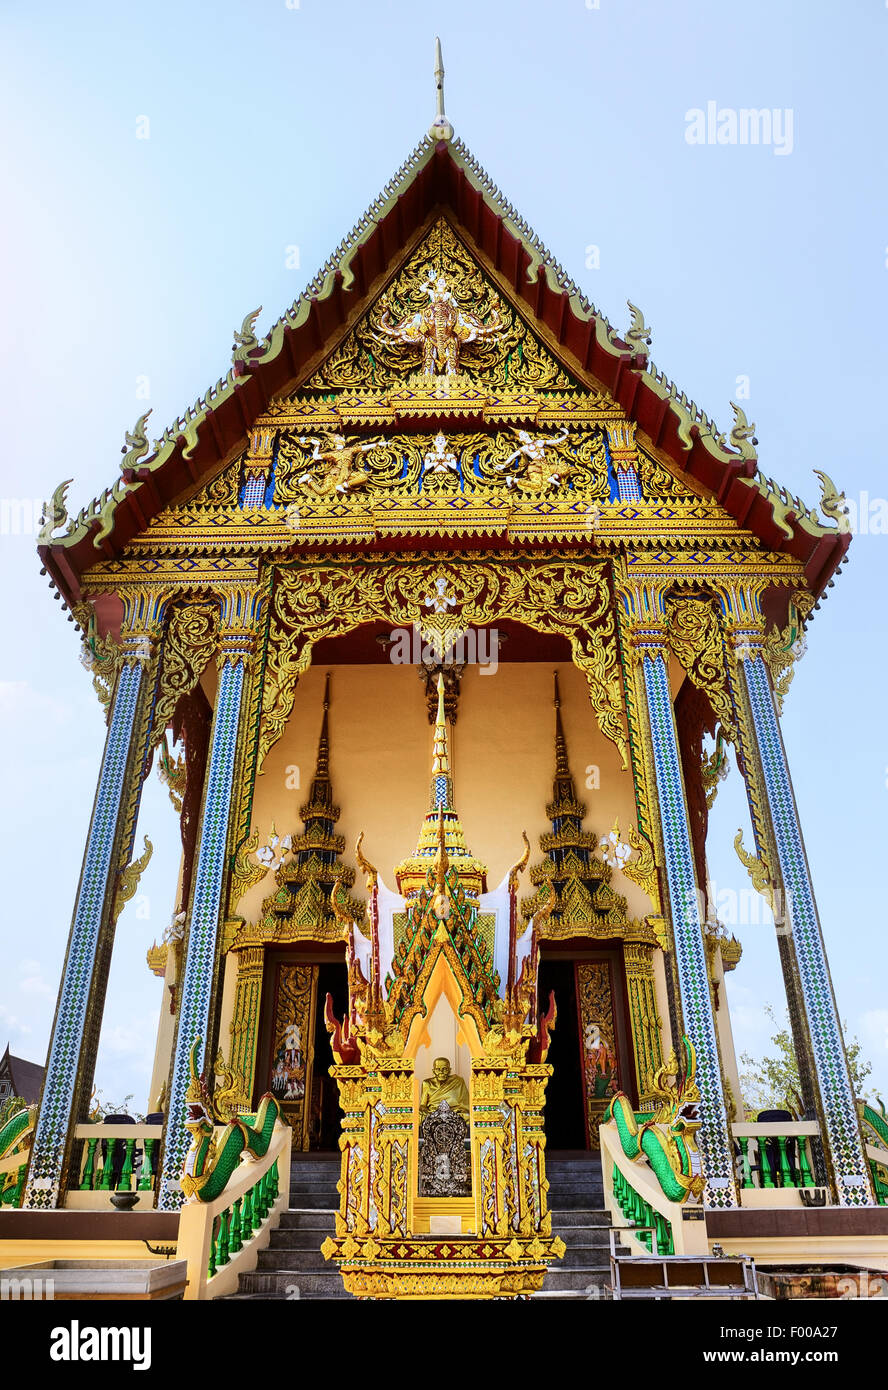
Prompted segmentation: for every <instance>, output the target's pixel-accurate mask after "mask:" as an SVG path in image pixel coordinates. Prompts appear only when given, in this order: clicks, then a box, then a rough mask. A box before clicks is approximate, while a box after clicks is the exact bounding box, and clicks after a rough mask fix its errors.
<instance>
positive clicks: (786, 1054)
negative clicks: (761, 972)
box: [740, 1004, 873, 1118]
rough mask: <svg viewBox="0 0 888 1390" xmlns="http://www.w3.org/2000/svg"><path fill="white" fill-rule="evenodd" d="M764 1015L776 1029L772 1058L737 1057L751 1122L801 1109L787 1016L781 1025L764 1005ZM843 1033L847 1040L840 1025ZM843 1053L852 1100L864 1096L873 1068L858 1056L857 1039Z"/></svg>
mask: <svg viewBox="0 0 888 1390" xmlns="http://www.w3.org/2000/svg"><path fill="white" fill-rule="evenodd" d="M765 1013H766V1014H767V1015H768V1018H769V1019H770V1020H771V1022H772V1024H773V1025H774V1029H775V1031H774V1033H773V1035H772V1037H771V1044H772V1047H773V1048H774V1054H773V1055H769V1056H766V1057H761V1058H755V1057H753V1056H752V1055H751V1054H750V1053H748V1052H744V1053H742V1054H741V1057H740V1061H741V1063H742V1066H743V1070H742V1071H741V1073H740V1083H741V1085H742V1087H743V1097H744V1100H745V1102H746V1108H747V1111H748V1112H751V1116H752V1118H754V1117H755V1115H756V1114H758V1112H759V1111H760V1110H790V1111H792V1113H793V1114H796V1115H798V1114H801V1112H802V1110H803V1108H804V1107H803V1105H802V1098H801V1089H802V1088H801V1082H800V1080H799V1068H798V1063H797V1062H796V1057H795V1051H794V1050H793V1045H792V1033H791V1032H790V1027H789V1016H788V1014H785V1015H784V1021H783V1023H781V1021H780V1020H779V1019H778V1017H777V1015H776V1014H775V1012H774V1009H773V1006H772V1005H771V1004H766V1005H765ZM842 1033H843V1034H844V1035H845V1036H846V1038H847V1033H848V1027H847V1024H845V1023H843V1024H842ZM845 1051H846V1053H847V1056H848V1069H849V1071H850V1072H851V1084H852V1086H853V1088H854V1094H855V1096H865V1095H866V1089H867V1088H866V1078H867V1077H868V1076H869V1074H870V1072H871V1071H872V1069H873V1068H872V1064H871V1063H870V1062H867V1061H866V1059H865V1058H864V1057H862V1056H861V1045H860V1043H859V1042H858V1040H857V1039H856V1038H854V1040H853V1041H851V1042H847V1041H846V1043H845Z"/></svg>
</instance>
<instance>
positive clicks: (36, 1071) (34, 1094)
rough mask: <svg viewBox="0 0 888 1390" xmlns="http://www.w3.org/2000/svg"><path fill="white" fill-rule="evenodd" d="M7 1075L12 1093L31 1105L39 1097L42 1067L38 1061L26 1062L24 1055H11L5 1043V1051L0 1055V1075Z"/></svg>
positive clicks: (41, 1083)
mask: <svg viewBox="0 0 888 1390" xmlns="http://www.w3.org/2000/svg"><path fill="white" fill-rule="evenodd" d="M4 1076H5V1077H7V1078H8V1079H9V1081H10V1083H11V1085H12V1093H13V1095H16V1096H21V1098H22V1100H24V1101H27V1102H28V1104H29V1105H32V1104H33V1103H34V1101H35V1100H39V1099H40V1088H41V1086H42V1085H43V1067H41V1066H40V1064H39V1062H26V1061H25V1059H24V1057H13V1055H12V1053H11V1052H10V1050H9V1044H8V1043H7V1044H6V1051H5V1052H4V1054H3V1056H2V1057H0V1077H4Z"/></svg>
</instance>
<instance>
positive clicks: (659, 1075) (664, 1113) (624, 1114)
mask: <svg viewBox="0 0 888 1390" xmlns="http://www.w3.org/2000/svg"><path fill="white" fill-rule="evenodd" d="M682 1049H683V1052H684V1064H683V1065H680V1064H679V1063H678V1062H677V1061H676V1057H675V1052H674V1051H673V1052H672V1053H671V1054H670V1055H669V1057H668V1059H667V1060H666V1061H665V1062H664V1063H663V1066H662V1067H660V1068H659V1070H658V1071H657V1072H656V1074H655V1076H654V1084H653V1086H652V1088H651V1089H652V1090H653V1092H654V1094H655V1095H657V1096H659V1097H660V1098H661V1104H660V1106H659V1109H658V1110H657V1111H656V1112H655V1113H654V1114H653V1115H651V1116H649V1117H643V1119H644V1123H642V1124H641V1125H639V1123H638V1117H637V1116H636V1114H635V1112H634V1110H633V1109H632V1106H631V1105H630V1104H629V1100H628V1098H627V1097H626V1096H625V1095H623V1093H622V1091H621V1092H620V1093H619V1094H618V1095H616V1096H614V1098H613V1100H612V1101H611V1103H610V1105H609V1106H608V1108H607V1110H606V1111H605V1115H604V1121H603V1123H605V1124H606V1123H607V1122H608V1121H609V1120H613V1121H614V1124H615V1125H616V1128H617V1134H618V1135H619V1137H620V1144H621V1145H622V1148H623V1153H624V1154H625V1155H626V1157H627V1158H631V1159H633V1160H635V1159H638V1158H641V1157H642V1155H643V1156H644V1157H645V1158H646V1159H647V1161H648V1163H649V1164H650V1166H651V1168H652V1169H653V1171H654V1173H655V1175H656V1177H657V1180H658V1182H659V1184H660V1187H661V1188H662V1189H663V1193H664V1195H665V1196H666V1197H668V1199H669V1201H670V1202H686V1201H687V1200H688V1198H689V1197H694V1198H698V1197H699V1196H700V1194H701V1193H702V1191H703V1189H704V1187H705V1186H706V1179H705V1178H704V1177H703V1176H702V1174H701V1172H700V1160H699V1157H698V1155H697V1144H696V1138H695V1136H696V1133H697V1130H698V1129H699V1128H700V1121H699V1120H698V1119H697V1111H696V1107H697V1104H698V1103H699V1100H700V1092H699V1089H698V1088H697V1084H696V1082H695V1080H694V1077H695V1075H696V1071H697V1057H696V1054H695V1052H694V1049H693V1047H692V1045H691V1043H690V1040H689V1039H688V1038H686V1037H683V1038H682Z"/></svg>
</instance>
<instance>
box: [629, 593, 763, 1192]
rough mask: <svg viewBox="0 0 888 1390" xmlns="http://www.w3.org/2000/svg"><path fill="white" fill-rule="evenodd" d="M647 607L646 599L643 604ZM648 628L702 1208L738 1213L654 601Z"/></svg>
mask: <svg viewBox="0 0 888 1390" xmlns="http://www.w3.org/2000/svg"><path fill="white" fill-rule="evenodd" d="M649 601H650V596H649ZM653 603H654V612H653V613H650V614H649V617H650V619H651V621H650V626H648V625H647V623H645V625H644V626H641V625H639V624H638V622H637V619H636V621H635V622H634V623H633V631H632V645H633V648H634V654H635V658H636V659H637V660H640V661H641V663H642V673H643V677H644V690H645V697H646V704H647V715H648V723H649V728H650V736H651V744H652V747H653V758H654V774H655V777H656V784H657V785H656V792H657V805H658V808H659V817H660V827H661V833H662V840H663V853H664V856H665V861H666V882H667V887H668V892H669V907H670V913H671V919H672V933H673V939H674V942H675V964H676V969H677V973H678V987H679V994H680V998H681V1011H682V1016H683V1023H684V1031H685V1033H686V1034H687V1036H688V1038H689V1040H690V1042H691V1044H692V1046H693V1048H694V1051H695V1053H696V1056H697V1085H698V1086H699V1088H700V1119H701V1122H702V1123H701V1127H700V1132H699V1137H698V1144H699V1149H700V1154H701V1158H702V1161H703V1172H704V1175H705V1177H706V1191H705V1197H704V1200H705V1202H706V1205H707V1206H710V1207H733V1206H736V1205H737V1191H736V1183H735V1179H734V1160H733V1150H732V1145H731V1137H730V1133H729V1130H728V1116H727V1108H726V1106H725V1096H724V1088H723V1086H722V1076H721V1065H720V1062H719V1055H718V1043H717V1040H716V1034H715V1020H714V1018H713V1016H712V995H711V992H710V988H709V975H708V972H707V969H706V948H705V946H704V942H703V931H702V925H701V921H700V895H699V893H698V890H697V882H696V879H695V876H694V854H693V849H692V847H691V835H690V828H689V824H688V810H687V802H686V799H685V790H684V784H683V782H682V776H681V760H680V756H679V751H678V736H677V733H676V729H675V716H674V713H673V709H672V696H671V693H670V690H669V673H668V670H667V667H666V653H665V645H664V638H665V633H664V631H663V628H662V623H661V617H662V615H661V613H660V611H659V606H658V601H657V597H656V595H654V596H653Z"/></svg>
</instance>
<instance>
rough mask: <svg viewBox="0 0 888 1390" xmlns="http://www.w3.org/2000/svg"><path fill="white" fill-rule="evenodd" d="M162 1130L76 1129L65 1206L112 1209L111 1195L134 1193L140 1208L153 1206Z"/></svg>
mask: <svg viewBox="0 0 888 1390" xmlns="http://www.w3.org/2000/svg"><path fill="white" fill-rule="evenodd" d="M161 1133H162V1130H161V1126H160V1125H159V1124H146V1123H145V1122H144V1121H141V1122H136V1123H135V1124H131V1125H130V1124H116V1125H115V1124H111V1125H105V1124H83V1125H77V1127H76V1129H75V1131H74V1138H75V1142H76V1144H77V1145H79V1154H78V1152H77V1149H76V1148H75V1161H74V1166H73V1170H72V1173H71V1175H70V1176H69V1179H68V1190H67V1191H66V1193H65V1199H64V1205H65V1207H67V1208H69V1209H70V1208H75V1209H78V1208H79V1209H80V1210H84V1209H85V1210H90V1211H91V1210H95V1209H96V1208H97V1207H98V1208H105V1207H107V1206H111V1194H112V1192H135V1193H137V1194H138V1198H139V1200H138V1202H137V1203H136V1205H137V1206H139V1207H153V1206H154V1191H155V1178H156V1168H157V1155H158V1150H159V1148H160V1138H161Z"/></svg>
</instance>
